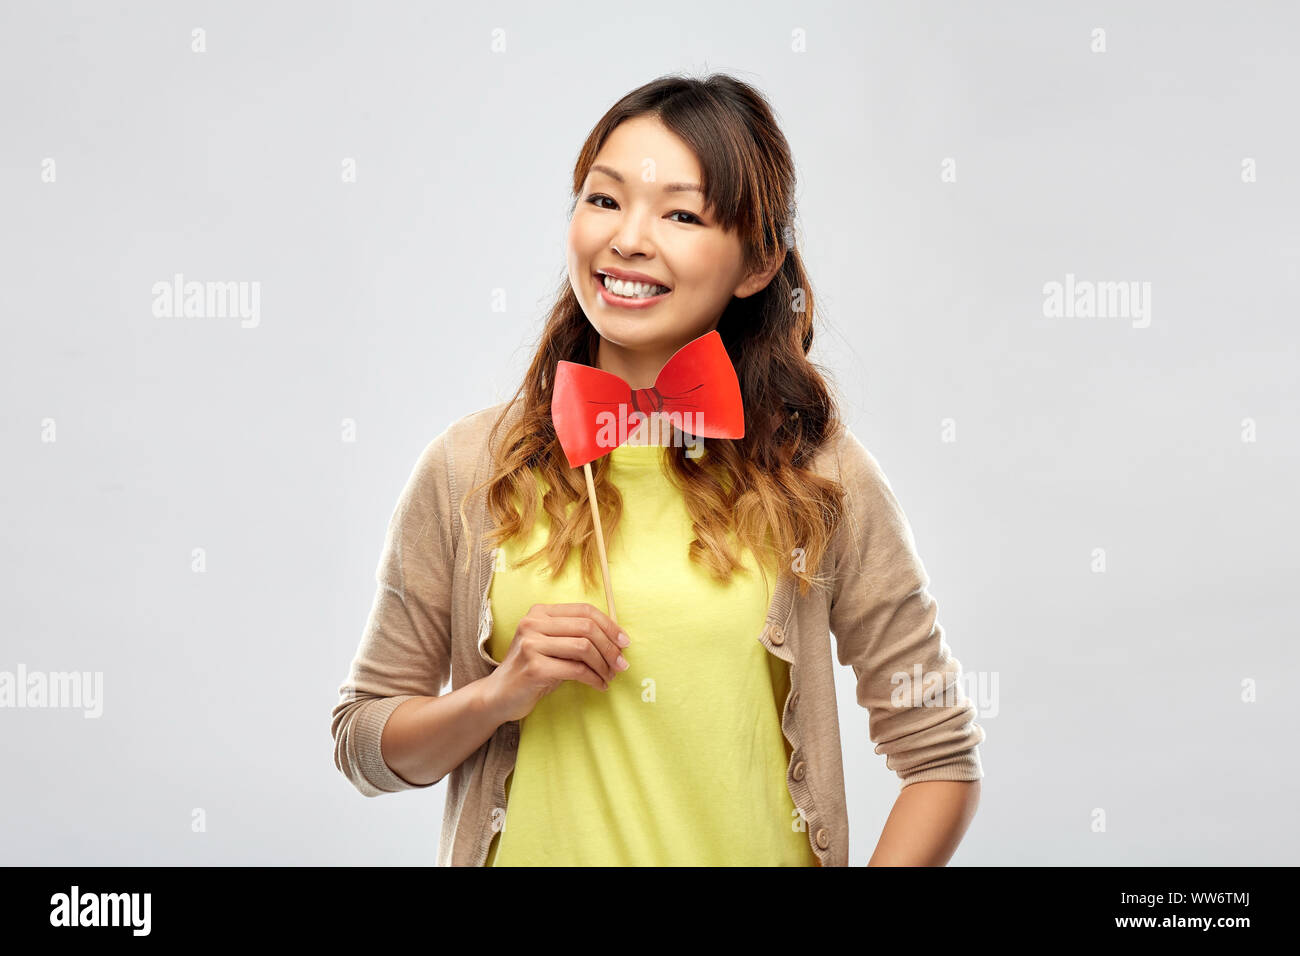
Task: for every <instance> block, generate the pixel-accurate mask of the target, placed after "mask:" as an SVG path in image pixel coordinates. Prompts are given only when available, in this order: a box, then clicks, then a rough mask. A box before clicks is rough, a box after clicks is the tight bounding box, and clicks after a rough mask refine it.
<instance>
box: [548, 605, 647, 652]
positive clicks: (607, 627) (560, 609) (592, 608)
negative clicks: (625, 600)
mask: <svg viewBox="0 0 1300 956" xmlns="http://www.w3.org/2000/svg"><path fill="white" fill-rule="evenodd" d="M544 606H545V607H547V608H551V609H553V613H554V614H555V615H556V616H559V617H590V618H591V619H592V620H593V621H595V622H596V623H597V624H599V625H600V629H601V630H602V631H604V632H605V633H606V634H608V635H609V639H610V640H611V641H613V642H614V643H615V644H616V645H618V646H619V647H622V645H621V644H619V643H618V635H619V634H620V633H622V634H624V635H625V636H626V634H627V632H626V631H624V630H623V628H622V627H621V626H620V625H619V623H618V622H617V621H615V620H614V619H613V618H612V617H610V616H609V615H608V614H606V613H605V612H604V611H602V610H601V609H600V608H598V607H596V605H594V604H548V605H544ZM629 640H630V638H629Z"/></svg>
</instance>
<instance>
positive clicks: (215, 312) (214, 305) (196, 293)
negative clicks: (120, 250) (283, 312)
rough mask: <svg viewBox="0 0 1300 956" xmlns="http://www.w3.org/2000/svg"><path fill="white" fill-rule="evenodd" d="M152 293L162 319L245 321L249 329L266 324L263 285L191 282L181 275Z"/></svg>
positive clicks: (162, 283)
mask: <svg viewBox="0 0 1300 956" xmlns="http://www.w3.org/2000/svg"><path fill="white" fill-rule="evenodd" d="M151 291H152V292H153V314H154V315H155V316H157V317H158V318H160V319H242V320H243V321H242V322H240V323H239V324H240V325H241V326H243V327H244V328H246V329H255V328H257V326H258V323H260V322H261V321H262V283H260V282H256V281H254V282H242V281H241V282H236V281H229V282H197V281H194V280H190V281H188V282H187V281H186V280H185V276H184V275H183V274H181V273H179V272H178V273H176V274H175V275H174V276H172V280H171V281H170V282H166V281H159V282H155V283H154V284H153V289H152V290H151Z"/></svg>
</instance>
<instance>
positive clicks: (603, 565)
mask: <svg viewBox="0 0 1300 956" xmlns="http://www.w3.org/2000/svg"><path fill="white" fill-rule="evenodd" d="M582 472H583V474H584V475H586V476H587V503H588V504H590V505H591V520H592V521H594V522H595V524H596V550H598V551H599V552H600V570H601V574H602V575H603V577H604V579H605V613H606V614H608V615H609V616H610V617H611V618H612V619H613V621H614V623H615V624H617V623H618V614H616V613H615V611H614V589H613V588H612V587H610V583H609V560H608V559H607V558H606V557H605V532H604V531H603V530H601V527H600V509H599V508H597V507H596V483H595V482H594V481H592V479H591V462H589V461H588V462H584V463H583V465H582Z"/></svg>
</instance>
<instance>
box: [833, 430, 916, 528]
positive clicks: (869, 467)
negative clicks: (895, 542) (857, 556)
mask: <svg viewBox="0 0 1300 956" xmlns="http://www.w3.org/2000/svg"><path fill="white" fill-rule="evenodd" d="M810 467H812V468H813V470H814V471H816V473H817V474H819V475H821V476H822V477H825V478H829V479H832V480H834V481H836V482H838V483H839V485H840V486H841V487H842V488H843V490H844V499H843V505H844V508H843V511H842V513H841V520H840V525H841V526H842V527H843V529H844V531H845V534H844V535H837V537H840V538H841V539H843V538H844V537H845V536H847V537H848V538H852V539H856V540H858V541H859V542H861V541H862V540H864V539H865V537H866V536H867V535H868V534H870V533H872V532H873V531H875V530H879V529H882V528H883V529H889V530H891V531H898V530H900V529H901V528H902V527H903V526H904V525H905V523H906V519H905V517H904V515H903V511H902V507H901V506H900V504H899V502H898V498H897V497H896V496H895V494H894V491H893V488H892V487H891V486H890V483H889V478H888V477H887V476H886V474H885V471H884V469H883V468H882V467H881V465H880V462H879V461H878V460H877V458H876V456H875V455H874V454H873V453H872V452H871V450H870V449H868V448H867V446H866V445H865V444H864V443H863V442H862V440H861V439H860V438H859V437H858V436H857V434H855V433H854V432H853V430H852V429H850V428H849V427H848V426H847V425H843V424H841V425H840V428H839V431H838V432H836V433H835V435H833V436H832V437H831V438H828V439H827V441H826V442H825V443H823V445H822V447H821V448H820V449H818V451H817V453H816V454H815V455H814V459H813V464H812V465H811V466H810ZM837 530H839V529H837ZM844 543H845V542H843V540H841V544H844Z"/></svg>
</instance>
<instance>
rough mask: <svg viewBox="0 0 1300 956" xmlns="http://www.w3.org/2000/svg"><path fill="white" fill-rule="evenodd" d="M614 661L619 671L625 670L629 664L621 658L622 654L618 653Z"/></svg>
mask: <svg viewBox="0 0 1300 956" xmlns="http://www.w3.org/2000/svg"><path fill="white" fill-rule="evenodd" d="M615 663H617V664H618V669H619V670H621V671H625V670H627V669H628V667H630V666H631V665H630V664H628V662H627V661H625V660H623V655H622V654H620V655H618V660H617V661H616V662H615Z"/></svg>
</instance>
